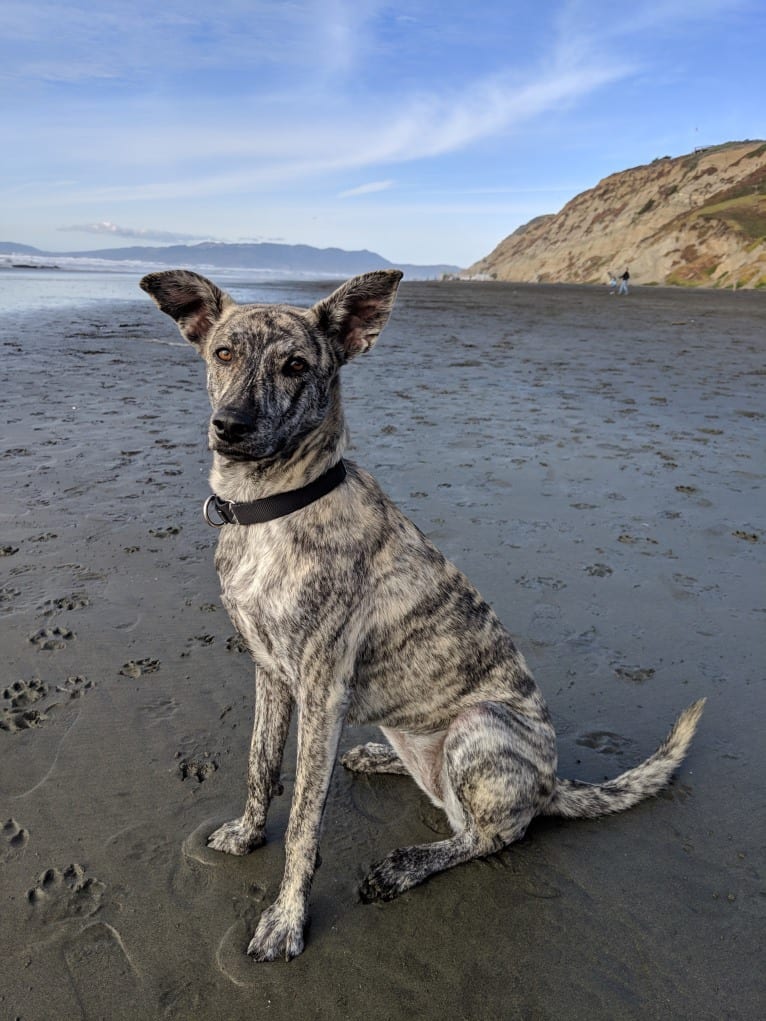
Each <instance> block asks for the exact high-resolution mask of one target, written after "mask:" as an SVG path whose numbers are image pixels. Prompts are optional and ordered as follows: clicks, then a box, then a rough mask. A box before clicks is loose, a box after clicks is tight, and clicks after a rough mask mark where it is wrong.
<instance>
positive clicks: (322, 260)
mask: <svg viewBox="0 0 766 1021" xmlns="http://www.w3.org/2000/svg"><path fill="white" fill-rule="evenodd" d="M0 256H5V257H8V258H10V260H11V263H13V261H16V262H18V260H19V258H21V259H23V261H24V262H25V264H32V265H34V263H35V262H36V261H37V260H38V259H40V260H45V263H47V260H51V259H52V260H54V261H55V260H56V259H66V260H67V261H69V260H72V259H74V260H77V259H83V260H84V259H87V260H92V259H100V260H105V261H107V262H140V263H142V264H144V265H151V266H178V267H189V268H194V269H203V270H204V269H207V268H209V269H229V270H257V271H261V272H265V273H270V274H273V275H275V276H290V275H291V274H297V275H300V276H302V277H306V276H310V275H311V274H317V275H318V276H323V277H331V276H338V277H343V276H354V275H355V274H357V273H366V272H369V271H370V270H374V269H394V268H396V269H401V270H403V271H404V273H405V275H406V276H407V277H409V278H410V279H411V280H433V279H438V278H439V277H441V276H442V275H443V274H445V273H455V272H457V270H458V267H457V266H449V265H437V266H416V265H406V264H402V263H392V262H389V261H388V259H384V258H383V256H382V255H378V254H377V253H376V252H369V251H366V250H362V251H356V252H348V251H345V250H344V249H342V248H312V247H311V245H281V244H272V243H267V242H262V243H257V244H225V243H222V242H213V241H203V242H200V243H199V244H192V245H163V246H153V245H134V246H131V247H129V248H99V249H95V250H93V251H89V252H46V251H43V250H41V249H39V248H33V247H32V246H31V245H22V244H17V243H16V242H14V241H0ZM45 263H41V264H45Z"/></svg>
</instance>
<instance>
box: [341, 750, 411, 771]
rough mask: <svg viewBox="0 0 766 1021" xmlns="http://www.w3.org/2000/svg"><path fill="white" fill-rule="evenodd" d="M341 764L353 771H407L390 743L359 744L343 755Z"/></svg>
mask: <svg viewBox="0 0 766 1021" xmlns="http://www.w3.org/2000/svg"><path fill="white" fill-rule="evenodd" d="M340 762H341V765H342V766H344V767H345V768H346V769H350V770H351V772H352V773H404V772H406V770H405V768H404V766H403V765H402V762H401V760H400V759H399V756H398V755H397V754H396V752H395V751H394V749H393V748H391V747H390V745H386V744H375V743H374V742H369V743H368V744H360V745H357V746H356V748H351V749H349V751H347V752H346V753H345V755H341V759H340Z"/></svg>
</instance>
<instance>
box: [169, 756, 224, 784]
mask: <svg viewBox="0 0 766 1021" xmlns="http://www.w3.org/2000/svg"><path fill="white" fill-rule="evenodd" d="M178 768H179V770H180V772H181V779H182V780H187V779H188V778H189V777H191V778H192V779H194V780H196V781H197V783H204V782H205V780H207V779H209V777H211V776H212V775H213V773H215V772H216V770H217V769H218V759H217V757H216V756H214V755H212V754H211V753H210V752H204V753H203V754H202V755H200V756H197V757H196V758H193V759H181V761H180V762H179V763H178Z"/></svg>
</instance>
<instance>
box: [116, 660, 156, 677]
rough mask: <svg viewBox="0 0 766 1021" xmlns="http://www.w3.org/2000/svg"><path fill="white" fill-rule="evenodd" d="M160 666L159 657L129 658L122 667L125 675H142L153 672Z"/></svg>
mask: <svg viewBox="0 0 766 1021" xmlns="http://www.w3.org/2000/svg"><path fill="white" fill-rule="evenodd" d="M159 668H160V661H159V660H158V659H151V658H150V657H147V658H146V659H129V660H128V662H127V663H124V664H123V665H122V667H121V668H120V674H122V676H123V677H136V678H137V677H142V676H143V675H144V674H153V673H155V672H156V671H157V670H159Z"/></svg>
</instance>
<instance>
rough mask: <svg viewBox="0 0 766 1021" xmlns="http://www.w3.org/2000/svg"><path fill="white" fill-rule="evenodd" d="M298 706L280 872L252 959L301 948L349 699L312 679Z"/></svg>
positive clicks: (253, 943)
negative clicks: (295, 753)
mask: <svg viewBox="0 0 766 1021" xmlns="http://www.w3.org/2000/svg"><path fill="white" fill-rule="evenodd" d="M306 688H307V689H308V690H307V691H306V693H305V696H304V698H303V699H302V700H301V701H300V702H299V704H298V711H299V720H298V761H297V767H296V771H295V790H294V792H293V803H292V808H291V809H290V822H289V823H288V826H287V833H286V834H285V872H284V876H283V878H282V885H281V886H280V889H279V894H278V896H277V899H276V900H275V901H274V903H273V904H272V905H271V907H269V908H267V909H266V910H265V911H264V912H263V914H262V915H261V918H260V921H259V922H258V927H257V928H256V930H255V935H254V936H253V939H252V941H251V942H250V946H249V947H248V951H247V952H248V953H249V954H251V955H252V956H253V957H254V958H255V959H256V960H257V961H274V960H277V959H279V958H284V959H285V960H287V961H289V960H290V959H291V958H293V957H297V956H298V954H299V953H301V951H302V950H303V927H304V925H305V923H306V917H307V914H308V899H309V893H310V891H311V882H312V880H313V878H314V870H315V869H316V863H317V854H318V850H319V829H320V826H321V823H322V813H323V811H324V805H325V800H326V798H327V791H328V788H329V786H330V778H331V776H332V771H333V766H334V765H335V758H336V755H337V753H338V742H339V740H340V732H341V728H342V726H343V719H344V717H345V714H346V708H347V703H348V696H347V690H346V688H345V686H342V685H339V684H334V685H333V687H332V688H331V689H330V690H329V691H328V690H327V685H326V682H325V683H322V682H321V681H316V682H312V683H310V684H307V685H306Z"/></svg>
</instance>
